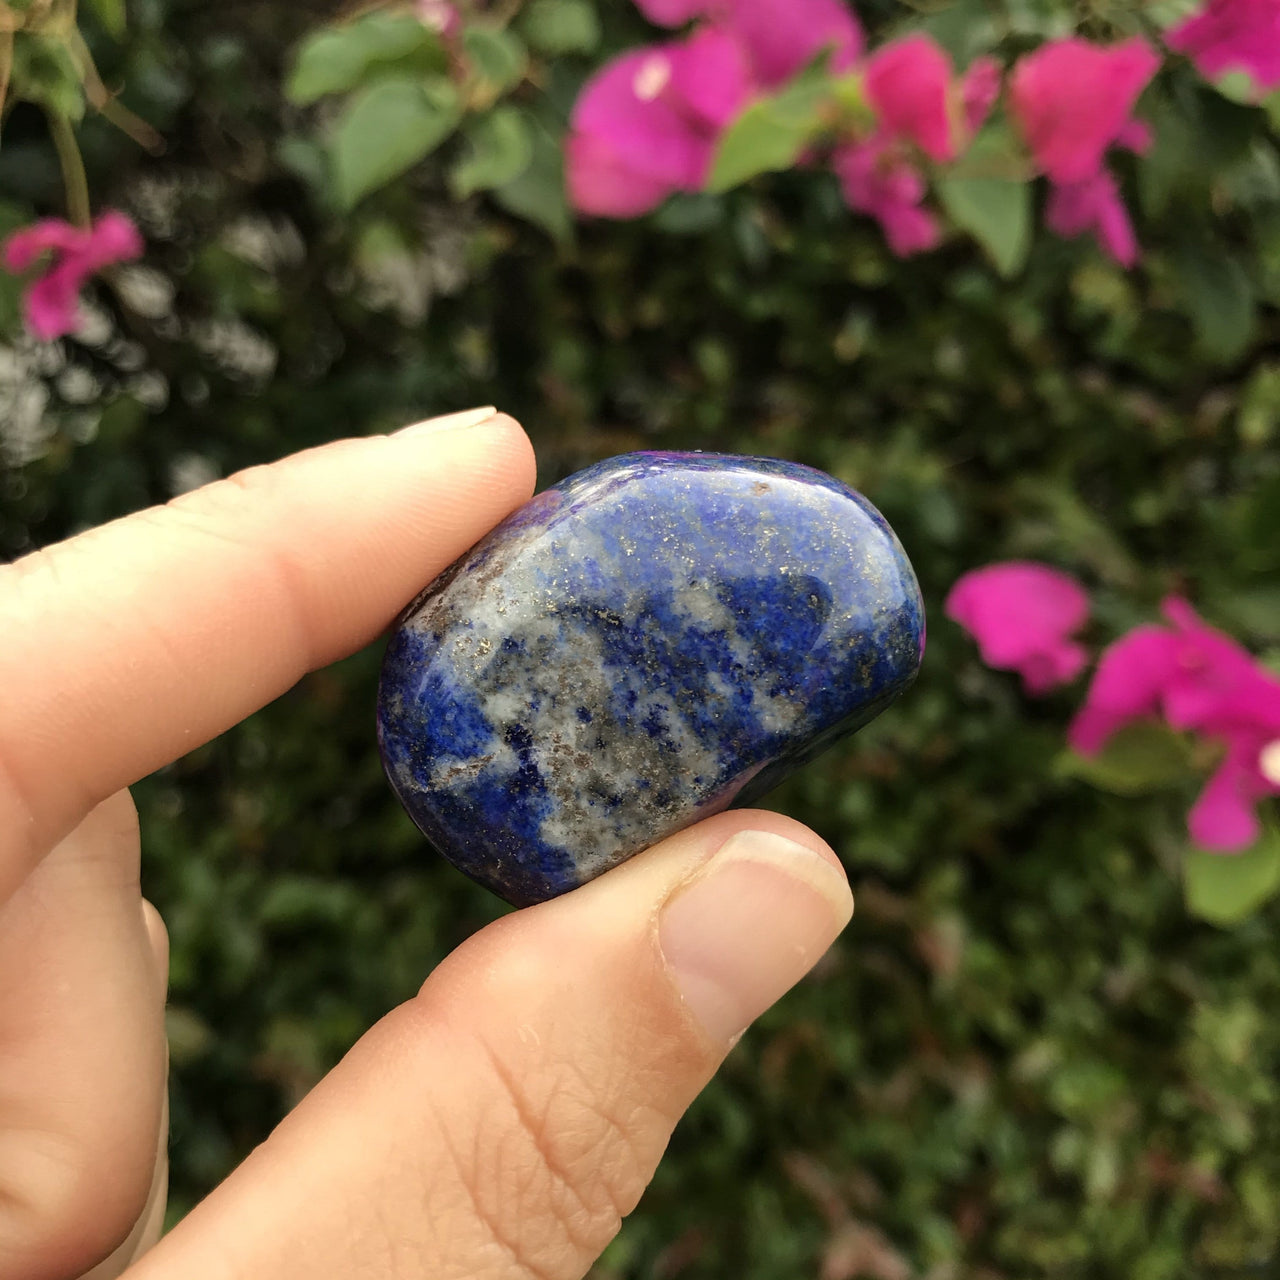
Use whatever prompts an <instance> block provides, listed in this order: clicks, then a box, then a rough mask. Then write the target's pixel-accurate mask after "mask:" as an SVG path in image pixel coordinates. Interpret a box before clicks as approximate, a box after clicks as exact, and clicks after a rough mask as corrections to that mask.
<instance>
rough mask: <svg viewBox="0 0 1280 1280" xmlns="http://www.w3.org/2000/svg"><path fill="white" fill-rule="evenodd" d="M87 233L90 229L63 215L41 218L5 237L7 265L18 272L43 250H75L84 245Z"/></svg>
mask: <svg viewBox="0 0 1280 1280" xmlns="http://www.w3.org/2000/svg"><path fill="white" fill-rule="evenodd" d="M88 236H89V233H88V232H87V231H85V230H83V229H82V228H80V227H74V226H72V225H71V223H69V222H64V221H63V219H61V218H42V219H41V220H40V221H39V222H33V223H32V224H31V226H29V227H23V228H22V229H21V230H20V231H15V232H14V233H13V234H12V235H11V236H10V237H9V238H8V240H6V241H5V246H4V265H5V269H6V270H7V271H9V272H10V273H11V274H13V275H16V274H17V273H18V272H20V271H26V270H27V268H28V267H30V266H32V265H34V263H35V261H36V259H37V258H38V257H40V255H41V254H43V253H75V252H77V251H79V250H80V249H82V248H83V247H84V244H85V241H86V240H87V239H88Z"/></svg>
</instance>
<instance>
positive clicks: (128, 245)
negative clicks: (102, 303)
mask: <svg viewBox="0 0 1280 1280" xmlns="http://www.w3.org/2000/svg"><path fill="white" fill-rule="evenodd" d="M144 248H145V245H144V244H143V242H142V235H141V233H140V232H139V231H138V228H137V227H136V226H134V224H133V220H132V219H131V218H127V217H125V215H124V214H123V213H120V212H119V211H118V210H116V209H108V210H107V211H106V212H105V213H103V214H102V216H101V217H100V218H99V219H98V220H97V221H96V222H95V223H94V224H93V228H92V230H91V231H90V232H89V238H88V242H87V243H86V245H85V247H84V255H85V258H86V259H87V260H88V262H90V263H92V264H94V265H92V266H91V267H90V270H91V271H99V270H101V269H102V268H103V267H105V266H109V265H110V264H111V263H113V262H129V261H131V260H132V259H134V258H140V257H141V256H142V251H143V249H144Z"/></svg>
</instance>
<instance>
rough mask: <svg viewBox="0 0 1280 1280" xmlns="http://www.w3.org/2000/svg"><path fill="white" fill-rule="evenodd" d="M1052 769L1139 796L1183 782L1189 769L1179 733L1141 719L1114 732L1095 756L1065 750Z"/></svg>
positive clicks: (1112, 790)
mask: <svg viewBox="0 0 1280 1280" xmlns="http://www.w3.org/2000/svg"><path fill="white" fill-rule="evenodd" d="M1055 772H1056V773H1057V774H1058V776H1059V777H1066V778H1079V779H1080V780H1081V781H1082V782H1088V783H1091V784H1092V785H1093V786H1095V787H1098V788H1100V789H1101V790H1103V791H1110V792H1111V793H1112V794H1114V795H1119V796H1138V795H1144V794H1145V793H1147V792H1149V791H1160V790H1163V789H1164V788H1166V787H1170V786H1174V785H1176V784H1178V783H1180V782H1184V781H1186V779H1187V778H1189V777H1190V776H1191V773H1192V770H1191V759H1190V753H1189V748H1188V747H1187V744H1186V742H1185V741H1184V740H1183V739H1182V738H1181V737H1179V736H1178V735H1177V734H1176V733H1174V732H1173V730H1172V729H1168V728H1166V727H1165V726H1164V725H1162V724H1157V723H1156V722H1155V721H1154V720H1140V721H1138V723H1136V724H1131V725H1126V726H1125V728H1123V729H1121V730H1120V731H1119V732H1118V733H1116V734H1115V735H1113V736H1112V737H1111V738H1110V739H1109V740H1108V742H1107V745H1106V746H1105V747H1103V748H1102V750H1101V751H1099V752H1098V754H1097V755H1095V756H1082V755H1077V754H1076V753H1075V752H1074V751H1068V752H1064V753H1063V754H1062V755H1061V756H1060V757H1059V758H1058V760H1057V761H1056V763H1055Z"/></svg>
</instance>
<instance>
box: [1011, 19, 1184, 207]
mask: <svg viewBox="0 0 1280 1280" xmlns="http://www.w3.org/2000/svg"><path fill="white" fill-rule="evenodd" d="M1159 65H1160V59H1159V58H1158V57H1157V55H1156V53H1155V51H1154V50H1153V49H1152V48H1151V47H1150V46H1149V45H1148V44H1147V42H1146V41H1145V40H1143V39H1141V38H1140V37H1135V38H1134V39H1132V40H1127V41H1125V42H1124V43H1123V44H1118V45H1113V46H1111V47H1110V48H1105V47H1102V46H1099V45H1094V44H1090V43H1089V42H1088V41H1087V40H1080V39H1078V38H1076V37H1074V36H1073V37H1070V38H1068V39H1065V40H1054V41H1050V42H1049V43H1048V44H1045V45H1042V46H1041V47H1040V48H1039V49H1037V50H1035V52H1033V53H1029V54H1027V55H1026V57H1024V58H1022V59H1021V60H1020V61H1019V63H1018V65H1017V66H1016V67H1015V68H1014V72H1013V77H1012V80H1011V82H1010V105H1011V108H1012V111H1013V115H1014V117H1015V119H1016V120H1017V122H1018V124H1019V126H1020V128H1021V129H1022V132H1023V135H1024V136H1025V137H1026V139H1027V144H1028V146H1030V148H1031V151H1032V154H1033V155H1034V156H1035V158H1036V161H1037V162H1038V163H1039V165H1040V167H1041V168H1042V169H1043V170H1044V172H1045V173H1046V174H1047V175H1048V176H1049V177H1050V178H1052V179H1053V180H1054V181H1055V182H1057V183H1072V182H1081V181H1083V180H1084V179H1086V178H1088V177H1091V176H1092V175H1093V174H1095V173H1096V172H1097V171H1098V170H1099V169H1100V168H1101V167H1102V159H1103V156H1104V155H1105V153H1106V150H1107V148H1108V147H1110V146H1111V145H1113V144H1114V143H1115V142H1116V140H1117V138H1118V137H1119V136H1120V135H1121V134H1122V133H1123V131H1124V129H1125V125H1126V123H1127V122H1128V120H1129V116H1130V114H1131V112H1132V111H1133V105H1134V103H1135V102H1137V100H1138V95H1139V94H1140V93H1141V92H1142V90H1143V89H1144V88H1145V87H1146V85H1147V83H1148V82H1149V81H1150V80H1151V78H1152V76H1154V75H1155V73H1156V70H1157V68H1158V67H1159Z"/></svg>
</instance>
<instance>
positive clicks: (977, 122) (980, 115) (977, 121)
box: [960, 58, 1001, 137]
mask: <svg viewBox="0 0 1280 1280" xmlns="http://www.w3.org/2000/svg"><path fill="white" fill-rule="evenodd" d="M1000 76H1001V70H1000V64H999V63H998V62H997V61H996V60H995V59H994V58H975V59H974V60H973V62H971V63H970V64H969V69H968V71H966V72H965V73H964V79H963V80H962V81H961V82H960V102H961V105H962V107H963V108H964V122H965V127H966V128H967V129H968V130H969V136H970V137H972V136H973V135H974V134H975V133H977V132H978V130H979V129H981V128H982V126H983V125H984V124H985V123H986V120H987V116H989V115H990V114H991V108H992V107H994V106H995V105H996V101H997V99H998V98H999V97H1000Z"/></svg>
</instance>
